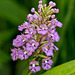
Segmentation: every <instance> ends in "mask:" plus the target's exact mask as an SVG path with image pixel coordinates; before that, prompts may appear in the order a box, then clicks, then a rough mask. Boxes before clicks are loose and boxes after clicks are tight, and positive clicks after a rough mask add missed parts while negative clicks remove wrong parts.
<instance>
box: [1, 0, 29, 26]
mask: <svg viewBox="0 0 75 75" xmlns="http://www.w3.org/2000/svg"><path fill="white" fill-rule="evenodd" d="M27 14H28V10H27V9H26V8H25V7H22V6H20V5H18V4H17V3H16V2H15V1H12V0H0V17H2V18H4V19H6V20H9V21H10V22H12V23H13V24H17V25H18V24H20V23H22V22H24V20H25V19H26V16H27Z"/></svg>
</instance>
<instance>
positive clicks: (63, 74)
mask: <svg viewBox="0 0 75 75" xmlns="http://www.w3.org/2000/svg"><path fill="white" fill-rule="evenodd" d="M49 74H50V75H75V60H72V61H70V62H67V63H64V64H62V65H59V66H57V67H54V68H53V69H50V70H48V71H47V72H45V73H43V74H42V75H49Z"/></svg>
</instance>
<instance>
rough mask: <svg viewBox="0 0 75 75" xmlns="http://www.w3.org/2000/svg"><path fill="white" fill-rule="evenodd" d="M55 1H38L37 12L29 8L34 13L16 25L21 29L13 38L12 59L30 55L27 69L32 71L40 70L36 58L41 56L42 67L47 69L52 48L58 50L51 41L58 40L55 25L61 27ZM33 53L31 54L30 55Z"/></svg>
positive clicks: (52, 54) (50, 62) (24, 57)
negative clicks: (44, 2) (56, 14)
mask: <svg viewBox="0 0 75 75" xmlns="http://www.w3.org/2000/svg"><path fill="white" fill-rule="evenodd" d="M55 6H56V3H54V2H52V1H50V2H49V5H48V6H47V5H46V4H44V5H42V0H40V1H39V5H38V12H36V11H35V8H32V9H31V12H33V13H34V14H28V15H27V20H28V22H26V21H25V22H24V23H23V24H22V25H21V26H18V30H19V31H22V32H23V33H21V34H20V35H17V37H16V38H15V39H14V40H13V46H14V47H15V48H13V49H11V51H12V53H11V56H12V59H13V60H14V61H15V60H17V59H21V60H24V59H25V60H26V59H28V58H29V56H31V57H32V59H31V62H30V65H29V70H30V71H31V72H33V73H35V72H38V71H40V69H41V67H40V66H39V61H36V59H37V58H39V57H42V58H43V60H42V68H43V69H44V70H49V69H50V68H51V65H52V63H53V61H52V59H51V58H52V57H53V56H54V53H53V52H54V50H59V49H58V47H56V46H55V45H54V43H53V42H58V41H59V39H60V37H59V35H58V32H57V31H56V27H60V28H61V27H62V23H61V22H59V21H58V20H57V19H56V18H55V15H54V13H58V12H59V9H56V8H52V7H55ZM32 55H33V56H32ZM40 65H41V64H40Z"/></svg>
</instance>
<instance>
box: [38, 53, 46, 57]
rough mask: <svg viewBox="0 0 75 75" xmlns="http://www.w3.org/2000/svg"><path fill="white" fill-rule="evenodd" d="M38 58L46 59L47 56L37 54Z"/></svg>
mask: <svg viewBox="0 0 75 75" xmlns="http://www.w3.org/2000/svg"><path fill="white" fill-rule="evenodd" d="M38 56H39V57H42V58H47V56H44V55H41V54H38Z"/></svg>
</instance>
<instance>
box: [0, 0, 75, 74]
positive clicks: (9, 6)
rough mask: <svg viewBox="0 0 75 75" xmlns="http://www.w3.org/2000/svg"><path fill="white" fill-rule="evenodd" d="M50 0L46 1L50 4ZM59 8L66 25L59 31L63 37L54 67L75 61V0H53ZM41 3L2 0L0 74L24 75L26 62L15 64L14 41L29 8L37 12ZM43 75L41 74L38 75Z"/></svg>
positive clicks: (60, 18)
mask: <svg viewBox="0 0 75 75" xmlns="http://www.w3.org/2000/svg"><path fill="white" fill-rule="evenodd" d="M49 1H50V0H43V3H47V4H48V2H49ZM53 1H54V2H56V3H57V6H56V8H59V9H60V12H59V14H56V17H57V19H58V20H59V21H60V22H62V23H63V27H62V28H61V29H60V28H57V31H58V32H59V35H60V37H61V39H60V41H59V42H58V43H55V44H56V45H57V46H58V47H59V51H58V52H55V55H54V58H53V61H54V64H53V66H57V65H60V64H62V63H65V62H67V61H70V60H73V59H75V48H74V47H75V11H74V10H75V7H74V5H75V2H74V0H53ZM37 6H38V0H0V75H22V71H23V68H25V69H26V70H25V71H26V72H27V69H28V66H26V67H25V65H27V61H28V60H27V61H20V60H17V61H15V62H14V61H12V59H11V56H10V54H11V48H13V46H12V41H13V39H14V38H15V37H16V35H17V34H20V32H19V31H18V29H17V28H18V25H21V24H22V23H23V22H24V21H25V20H26V15H27V14H29V13H30V9H31V8H32V7H35V8H36V10H37ZM25 75H27V74H25ZM39 75H40V74H39Z"/></svg>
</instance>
